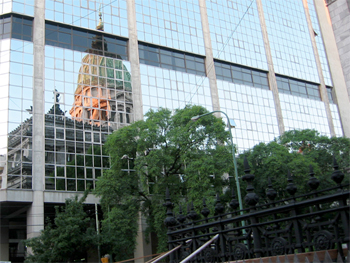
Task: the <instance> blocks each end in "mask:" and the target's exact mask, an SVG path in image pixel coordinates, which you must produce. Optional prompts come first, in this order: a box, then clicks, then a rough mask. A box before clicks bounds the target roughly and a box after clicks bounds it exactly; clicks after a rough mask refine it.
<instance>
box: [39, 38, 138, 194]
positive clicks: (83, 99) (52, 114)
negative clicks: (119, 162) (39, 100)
mask: <svg viewBox="0 0 350 263" xmlns="http://www.w3.org/2000/svg"><path fill="white" fill-rule="evenodd" d="M107 48H109V45H108V43H107ZM88 51H90V52H91V53H86V52H80V51H76V50H71V49H65V48H60V47H54V46H49V45H46V46H45V112H46V115H45V141H46V142H45V163H46V171H45V174H46V186H45V187H46V189H47V190H58V191H83V190H85V189H88V188H94V187H95V182H96V180H97V179H98V177H100V176H102V174H103V169H105V168H108V167H109V157H108V155H106V153H104V152H103V149H102V145H103V143H104V142H105V141H106V138H107V135H108V134H110V133H111V132H113V130H115V129H118V128H120V127H123V126H125V125H128V124H129V123H131V122H133V120H134V117H133V101H132V86H131V74H130V72H129V69H130V63H129V62H127V61H123V60H120V59H117V58H116V57H118V55H116V54H115V55H114V57H107V56H103V55H99V54H96V53H94V52H93V50H92V49H89V50H88Z"/></svg>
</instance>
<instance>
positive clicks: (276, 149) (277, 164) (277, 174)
mask: <svg viewBox="0 0 350 263" xmlns="http://www.w3.org/2000/svg"><path fill="white" fill-rule="evenodd" d="M244 156H247V159H248V162H249V164H250V166H251V170H252V173H254V174H255V179H254V185H255V192H256V193H257V194H258V195H259V197H260V202H264V201H266V202H267V198H266V193H265V191H266V189H267V185H268V178H271V181H272V184H273V187H274V189H275V190H276V191H277V193H278V197H277V198H279V199H282V198H287V197H289V195H288V193H287V192H286V191H285V188H286V186H287V174H288V170H289V171H290V172H291V174H292V175H293V177H292V178H293V181H294V183H295V184H296V185H297V187H298V191H297V194H298V193H299V194H302V193H307V192H309V191H310V188H309V186H308V185H307V181H308V179H309V177H310V176H309V172H310V170H309V166H310V165H312V167H313V169H314V172H315V176H316V177H317V178H318V179H319V180H320V186H319V189H322V188H326V187H330V186H332V185H333V186H335V183H334V182H333V181H332V180H331V174H332V171H333V164H332V160H333V156H335V158H336V160H337V161H338V163H339V165H340V168H346V167H349V166H350V158H349V156H350V139H349V138H344V137H332V138H329V137H327V136H322V135H320V134H319V133H318V132H317V131H315V130H291V131H287V132H285V133H284V134H283V135H282V136H279V137H277V138H275V140H274V141H272V142H270V143H260V144H258V145H256V146H254V147H253V148H252V149H250V150H248V151H246V152H245V153H243V154H241V155H240V156H239V159H238V167H239V174H240V175H243V174H244V172H243V170H244V169H243V158H244ZM346 182H348V177H347V178H345V180H344V183H345V184H346ZM244 194H245V183H244V182H243V183H242V195H243V196H244Z"/></svg>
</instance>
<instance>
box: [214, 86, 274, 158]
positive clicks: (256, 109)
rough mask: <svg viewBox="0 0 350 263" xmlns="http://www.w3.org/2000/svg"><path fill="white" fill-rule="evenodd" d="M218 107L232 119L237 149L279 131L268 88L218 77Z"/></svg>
mask: <svg viewBox="0 0 350 263" xmlns="http://www.w3.org/2000/svg"><path fill="white" fill-rule="evenodd" d="M217 82H218V91H219V100H220V109H221V110H222V111H224V112H226V114H227V115H228V116H229V118H232V119H234V120H235V122H236V128H235V129H232V136H233V141H234V143H235V144H237V148H238V151H239V152H243V151H244V150H247V149H249V148H252V147H253V146H254V145H256V144H258V143H259V142H269V141H271V140H273V139H274V137H276V136H278V135H279V131H278V124H277V117H276V111H275V106H274V101H273V95H272V91H270V90H265V89H260V88H255V87H251V86H247V85H242V84H234V83H230V82H227V81H221V80H218V81H217Z"/></svg>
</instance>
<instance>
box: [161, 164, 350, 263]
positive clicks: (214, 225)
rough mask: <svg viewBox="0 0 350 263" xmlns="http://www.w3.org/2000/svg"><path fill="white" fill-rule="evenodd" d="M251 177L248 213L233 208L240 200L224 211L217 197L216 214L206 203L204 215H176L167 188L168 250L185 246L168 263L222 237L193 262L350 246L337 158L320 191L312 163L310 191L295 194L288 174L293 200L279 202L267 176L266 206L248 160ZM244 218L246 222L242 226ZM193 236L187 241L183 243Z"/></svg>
mask: <svg viewBox="0 0 350 263" xmlns="http://www.w3.org/2000/svg"><path fill="white" fill-rule="evenodd" d="M244 165H245V173H246V174H245V175H244V176H243V177H242V179H243V180H245V181H247V184H248V186H247V195H246V196H245V198H244V201H245V203H246V204H247V206H248V207H249V208H247V209H244V213H243V214H241V213H240V211H239V210H238V211H237V210H235V209H237V208H238V202H237V200H235V198H233V200H232V201H231V202H230V206H231V208H232V209H233V210H234V211H233V212H229V213H224V206H223V204H221V202H220V198H219V196H217V200H216V205H215V214H216V216H212V217H208V215H209V209H208V208H207V207H206V205H205V203H204V208H203V209H202V211H201V214H202V215H203V219H201V220H197V219H198V217H199V216H198V214H197V213H196V212H195V211H194V209H193V206H192V209H191V210H190V211H188V214H187V215H186V216H184V215H182V214H179V215H178V216H176V217H175V216H174V214H173V204H172V203H171V199H170V194H169V191H168V189H167V192H166V202H165V204H164V205H165V206H166V207H167V217H166V219H165V220H164V222H165V224H166V226H167V227H168V233H167V234H168V245H169V250H170V249H172V248H174V247H176V246H178V245H179V244H182V247H181V248H180V249H178V250H177V251H176V252H175V253H173V254H171V255H170V262H172V263H173V262H180V261H181V260H183V259H185V258H186V257H188V256H189V255H190V254H191V253H193V252H194V251H196V250H197V249H198V248H199V247H201V246H202V245H203V244H205V243H206V242H207V241H208V240H210V239H212V238H213V237H214V236H215V235H217V234H218V235H219V237H218V239H217V240H216V241H215V242H213V243H212V244H211V245H210V246H208V247H207V248H205V249H204V250H203V251H201V252H200V253H198V254H197V255H196V256H195V257H194V258H191V260H190V261H189V262H220V261H221V262H225V261H230V260H231V261H233V260H242V259H248V258H259V257H269V256H276V255H285V254H294V253H304V252H312V251H321V250H328V249H334V248H336V249H338V251H339V254H340V256H341V257H343V258H344V254H343V249H342V247H343V246H347V248H348V249H349V243H350V240H349V189H348V187H349V186H347V185H342V181H343V179H344V174H343V173H342V172H341V171H340V170H339V169H338V165H337V163H336V161H335V160H334V164H333V167H334V172H333V173H332V176H331V179H332V180H333V181H334V182H335V183H336V184H337V185H336V186H334V187H331V188H328V189H323V190H317V188H318V186H319V183H320V182H319V180H318V179H317V178H316V177H314V173H313V170H312V167H310V179H309V180H308V182H307V184H308V186H309V187H310V193H308V194H304V195H298V196H296V195H295V193H296V192H297V187H296V185H295V184H294V183H293V179H292V177H291V176H290V175H288V185H287V188H286V191H287V192H288V193H289V195H290V198H288V199H283V200H279V201H275V198H276V191H275V190H274V189H273V187H272V184H271V181H270V180H269V185H268V189H267V191H266V195H267V197H268V198H269V201H270V202H269V203H268V204H263V205H257V204H258V201H259V197H258V196H257V195H256V194H255V192H254V187H253V185H252V182H253V180H254V175H253V174H250V168H249V165H248V162H247V160H246V159H245V161H244ZM242 222H244V224H242ZM188 239H192V242H190V243H188V244H186V243H185V241H186V240H188Z"/></svg>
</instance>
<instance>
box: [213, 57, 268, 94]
mask: <svg viewBox="0 0 350 263" xmlns="http://www.w3.org/2000/svg"><path fill="white" fill-rule="evenodd" d="M215 72H216V77H217V78H218V79H222V80H226V81H230V82H233V83H237V84H244V85H247V86H252V87H256V88H262V89H269V85H268V81H267V73H266V72H263V71H260V70H255V69H249V68H244V67H241V66H238V65H233V64H229V63H226V62H221V61H215Z"/></svg>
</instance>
